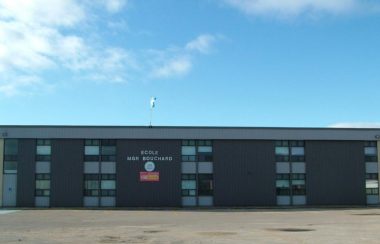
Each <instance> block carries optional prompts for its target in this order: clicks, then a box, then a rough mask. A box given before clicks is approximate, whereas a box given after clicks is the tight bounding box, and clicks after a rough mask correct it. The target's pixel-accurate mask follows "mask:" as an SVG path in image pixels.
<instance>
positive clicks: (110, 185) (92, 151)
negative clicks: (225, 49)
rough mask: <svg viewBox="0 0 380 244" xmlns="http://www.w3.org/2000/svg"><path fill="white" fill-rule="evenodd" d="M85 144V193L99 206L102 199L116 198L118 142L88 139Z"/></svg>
mask: <svg viewBox="0 0 380 244" xmlns="http://www.w3.org/2000/svg"><path fill="white" fill-rule="evenodd" d="M84 144H85V148H84V161H85V162H84V190H83V191H84V192H83V193H84V196H85V197H95V199H96V198H97V199H98V200H97V203H98V204H99V203H101V202H102V201H99V199H101V198H102V197H114V196H116V163H115V162H116V140H97V139H87V140H85V143H84ZM98 204H97V205H98ZM102 206H103V205H102Z"/></svg>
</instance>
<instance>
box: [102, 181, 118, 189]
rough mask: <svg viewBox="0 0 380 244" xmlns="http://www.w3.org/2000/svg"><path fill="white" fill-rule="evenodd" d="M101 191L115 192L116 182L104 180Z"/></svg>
mask: <svg viewBox="0 0 380 244" xmlns="http://www.w3.org/2000/svg"><path fill="white" fill-rule="evenodd" d="M101 189H102V190H114V189H116V181H115V180H102V183H101Z"/></svg>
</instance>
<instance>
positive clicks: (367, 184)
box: [365, 180, 379, 188]
mask: <svg viewBox="0 0 380 244" xmlns="http://www.w3.org/2000/svg"><path fill="white" fill-rule="evenodd" d="M378 187H379V181H378V180H366V181H365V188H378Z"/></svg>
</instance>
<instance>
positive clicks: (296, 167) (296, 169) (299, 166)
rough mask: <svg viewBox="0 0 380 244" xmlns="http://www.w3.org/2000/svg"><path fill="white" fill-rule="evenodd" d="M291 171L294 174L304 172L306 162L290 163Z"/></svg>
mask: <svg viewBox="0 0 380 244" xmlns="http://www.w3.org/2000/svg"><path fill="white" fill-rule="evenodd" d="M292 173H294V174H305V173H306V164H305V163H303V162H295V163H292Z"/></svg>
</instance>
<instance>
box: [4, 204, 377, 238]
mask: <svg viewBox="0 0 380 244" xmlns="http://www.w3.org/2000/svg"><path fill="white" fill-rule="evenodd" d="M0 243H173V244H174V243H176V244H180V243H229V244H230V243H380V208H368V209H366V208H364V209H357V208H353V209H300V210H294V209H291V210H285V209H281V210H279V209H252V210H251V209H235V210H227V209H221V210H218V209H216V210H150V211H146V210H62V209H47V210H20V211H10V212H5V210H0Z"/></svg>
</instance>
